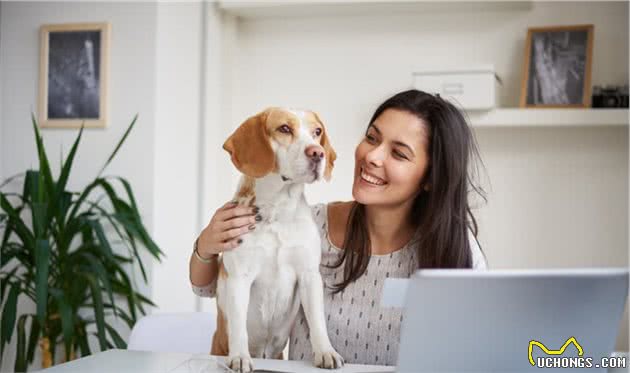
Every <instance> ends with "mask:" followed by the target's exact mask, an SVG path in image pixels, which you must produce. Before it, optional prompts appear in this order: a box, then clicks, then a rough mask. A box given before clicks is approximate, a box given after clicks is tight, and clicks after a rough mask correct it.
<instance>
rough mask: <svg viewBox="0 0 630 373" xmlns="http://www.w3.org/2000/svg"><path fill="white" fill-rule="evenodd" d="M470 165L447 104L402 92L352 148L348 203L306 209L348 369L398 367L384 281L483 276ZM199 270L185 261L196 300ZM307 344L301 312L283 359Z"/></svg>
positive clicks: (396, 316) (471, 150) (333, 337)
mask: <svg viewBox="0 0 630 373" xmlns="http://www.w3.org/2000/svg"><path fill="white" fill-rule="evenodd" d="M289 124H290V123H289ZM324 131H325V129H324ZM476 157H477V149H476V145H475V141H474V137H473V135H472V132H471V131H470V128H469V127H468V125H467V123H466V121H465V119H464V117H463V115H462V114H461V113H460V112H459V111H458V110H457V109H456V108H455V107H454V106H453V105H452V104H450V103H448V102H447V101H444V100H442V99H441V98H440V97H439V96H433V95H430V94H427V93H425V92H421V91H416V90H411V91H405V92H401V93H399V94H397V95H395V96H393V97H391V98H390V99H388V100H386V101H385V102H384V103H383V104H382V105H381V106H380V107H379V108H378V109H377V110H376V112H375V113H374V115H373V116H372V119H371V120H370V122H369V123H368V126H367V129H366V133H365V136H364V138H363V139H362V140H361V142H360V143H359V144H358V145H357V147H356V150H355V168H354V182H353V187H352V195H353V197H354V200H353V201H349V202H337V203H329V204H318V205H315V206H312V207H311V211H312V214H313V218H314V220H315V223H316V224H317V227H318V230H319V234H320V236H321V255H322V256H321V266H320V272H321V275H322V278H323V280H324V283H325V285H326V289H325V292H324V309H325V313H326V328H327V331H328V335H329V337H330V342H331V344H332V346H333V347H334V349H335V350H336V351H337V352H338V353H339V354H341V356H342V357H343V358H344V360H345V361H346V362H348V363H359V364H382V365H395V364H396V360H397V357H398V344H399V339H400V327H401V323H402V320H403V317H402V311H401V309H397V308H391V307H386V308H385V307H383V308H382V307H380V301H381V294H382V290H383V284H384V282H385V279H386V278H389V277H399V278H405V277H409V276H411V275H412V274H413V273H414V271H416V270H417V269H420V268H477V269H484V268H486V261H485V258H484V255H483V253H482V251H481V249H480V247H479V245H478V243H477V240H476V238H475V237H476V235H477V225H476V222H475V218H474V216H473V215H472V213H471V211H470V208H469V203H468V198H469V194H470V193H477V194H479V195H480V196H481V197H482V198H484V199H485V196H484V194H483V191H482V190H481V188H479V187H478V186H477V185H476V184H474V182H473V180H474V177H473V176H474V175H473V174H472V171H474V170H475V167H473V166H475V164H476V162H475V161H476V159H475V158H476ZM240 215H242V216H246V212H242V213H240ZM240 215H239V214H235V215H234V216H233V219H238V218H239V216H240ZM243 234H248V233H243ZM197 264H198V263H197V262H196V260H195V259H194V258H191V282H192V283H193V290H194V291H195V293H196V294H198V295H200V296H214V294H215V290H216V274H214V276H211V275H207V276H201V275H198V276H195V275H194V273H195V272H194V271H193V270H192V269H194V268H193V267H194V266H196V265H197ZM209 266H210V265H209ZM206 272H207V273H211V272H212V271H211V270H207V271H206ZM199 273H200V274H201V273H205V272H199ZM202 277H203V279H201V278H202ZM203 284H207V285H203ZM313 338H315V337H314V336H313V337H312V335H311V331H310V330H309V327H308V322H307V320H306V317H305V314H304V312H303V310H302V309H300V311H299V313H298V315H297V318H296V320H295V323H294V325H293V327H292V329H291V333H290V341H289V358H290V359H296V360H310V359H312V357H313V352H312V350H311V339H313Z"/></svg>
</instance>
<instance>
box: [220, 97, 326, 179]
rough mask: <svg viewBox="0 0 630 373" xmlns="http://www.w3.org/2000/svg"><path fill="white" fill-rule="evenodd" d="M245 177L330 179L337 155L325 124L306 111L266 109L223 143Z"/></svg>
mask: <svg viewBox="0 0 630 373" xmlns="http://www.w3.org/2000/svg"><path fill="white" fill-rule="evenodd" d="M223 149H225V150H226V151H227V152H228V153H230V156H231V157H232V163H234V166H236V168H237V169H238V170H239V171H241V172H242V173H244V174H245V175H247V176H251V177H254V178H260V177H263V176H265V175H267V174H269V173H277V174H279V175H280V176H282V177H283V180H290V181H291V182H296V183H299V182H302V183H312V182H314V181H316V180H319V179H321V178H322V177H323V178H325V179H326V180H330V176H331V173H332V169H333V166H334V163H335V159H336V158H337V154H336V153H335V151H334V150H333V148H332V146H331V145H330V140H329V139H328V135H327V134H326V128H325V127H324V123H323V122H322V121H321V120H320V119H319V116H318V115H317V114H316V113H314V112H312V111H308V110H291V109H283V108H269V109H267V110H265V111H263V112H261V113H258V114H256V115H254V116H253V117H250V118H248V119H247V120H246V121H245V122H244V123H243V124H241V125H240V126H239V127H238V128H237V129H236V131H235V132H234V133H233V134H232V135H231V136H230V137H229V138H228V139H227V140H226V141H225V143H224V144H223Z"/></svg>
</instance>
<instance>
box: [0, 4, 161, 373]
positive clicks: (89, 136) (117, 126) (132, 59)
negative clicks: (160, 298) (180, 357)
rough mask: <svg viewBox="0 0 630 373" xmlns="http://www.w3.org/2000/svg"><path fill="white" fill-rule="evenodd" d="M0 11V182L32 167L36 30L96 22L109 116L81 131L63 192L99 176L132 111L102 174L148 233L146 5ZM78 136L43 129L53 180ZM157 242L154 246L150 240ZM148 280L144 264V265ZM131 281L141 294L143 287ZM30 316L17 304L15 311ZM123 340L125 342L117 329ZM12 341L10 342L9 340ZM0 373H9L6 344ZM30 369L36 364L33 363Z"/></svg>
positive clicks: (5, 7)
mask: <svg viewBox="0 0 630 373" xmlns="http://www.w3.org/2000/svg"><path fill="white" fill-rule="evenodd" d="M1 7H2V11H1V12H0V13H1V14H0V46H1V50H0V77H1V79H2V80H1V81H0V86H1V87H2V91H1V92H2V96H1V99H0V105H1V107H2V111H1V112H0V133H1V135H0V141H2V142H1V143H0V164H1V167H0V170H1V171H2V174H0V179H4V178H5V177H8V176H10V175H13V174H15V173H19V172H23V171H25V170H26V169H27V168H36V167H37V157H36V152H35V143H34V140H33V139H34V137H33V133H32V132H33V131H32V126H31V123H30V113H31V111H32V110H34V109H35V108H36V107H37V92H38V71H39V70H38V69H39V45H40V44H39V27H40V26H41V25H43V24H49V23H70V22H102V21H108V22H111V24H112V33H111V50H110V85H109V88H110V92H109V99H110V105H109V107H110V111H109V114H110V116H109V118H110V121H109V126H108V128H106V129H87V130H85V131H84V133H83V137H82V140H81V145H80V148H79V150H78V152H77V155H76V158H75V164H74V167H73V174H72V175H71V176H72V177H71V179H70V180H69V185H68V188H69V189H70V190H80V189H82V188H83V187H84V186H85V185H86V184H87V183H88V182H89V181H91V180H92V179H93V178H94V177H95V176H96V173H97V172H98V171H99V170H100V168H101V167H102V165H103V164H104V162H105V161H106V159H107V157H108V156H109V155H110V153H111V152H112V151H113V149H114V147H115V146H116V144H117V143H118V140H119V139H120V138H121V137H122V135H123V133H124V132H125V130H126V129H127V126H128V125H129V123H130V122H131V119H132V118H133V116H134V115H135V114H136V113H139V119H138V122H137V123H136V126H135V128H134V130H133V132H132V133H131V135H130V136H129V137H128V138H127V142H126V143H125V145H124V146H123V147H122V148H121V149H120V151H119V153H118V155H117V157H116V159H115V160H114V161H113V162H112V163H111V164H110V166H109V167H108V169H107V170H106V172H105V174H106V175H120V176H123V177H125V178H127V180H128V181H129V182H130V183H131V185H132V187H133V190H134V192H135V196H136V199H137V202H138V205H139V208H140V212H141V214H142V218H143V221H144V222H145V224H146V226H147V228H148V229H149V232H150V233H152V231H153V220H154V208H155V206H154V195H155V193H156V189H155V188H154V183H155V171H154V164H155V155H156V142H155V138H156V129H155V119H156V58H155V57H156V31H157V29H156V21H157V6H156V5H155V4H151V3H135V4H133V3H129V4H120V3H118V4H106V3H80V2H73V3H51V2H46V3H42V2H39V3H29V2H3V3H2V4H1ZM77 133H78V132H77V131H76V130H69V129H43V130H42V135H43V137H44V142H45V144H46V147H47V149H48V152H49V157H50V161H51V167H52V169H53V174H54V175H58V172H59V159H60V154H61V151H62V150H63V154H64V156H66V155H67V154H68V152H69V150H70V147H71V146H72V142H73V141H74V139H75V136H76V134H77ZM158 244H159V242H158ZM145 262H146V263H147V264H148V265H147V271H148V276H149V279H150V278H151V272H152V265H151V263H150V262H151V261H150V259H148V258H147V259H145ZM135 277H136V280H137V284H138V286H139V288H140V290H141V291H142V292H143V293H147V294H148V293H150V285H145V284H144V283H143V282H142V279H141V276H140V274H139V273H137V276H135ZM29 310H31V311H32V310H34V307H33V305H32V304H28V303H21V304H20V310H19V311H20V312H22V311H29ZM121 334H122V336H123V338H125V337H126V336H127V332H126V331H125V330H121ZM13 340H14V341H15V336H14V337H13ZM9 351H10V352H9V354H8V355H7V359H4V360H3V363H2V370H3V371H11V370H13V351H14V347H13V345H12V346H10V347H9ZM34 366H35V367H38V365H37V363H36V364H35V365H34Z"/></svg>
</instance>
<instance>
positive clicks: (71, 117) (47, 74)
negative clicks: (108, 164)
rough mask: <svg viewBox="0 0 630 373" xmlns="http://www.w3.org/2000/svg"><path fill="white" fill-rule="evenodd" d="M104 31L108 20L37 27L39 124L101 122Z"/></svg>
mask: <svg viewBox="0 0 630 373" xmlns="http://www.w3.org/2000/svg"><path fill="white" fill-rule="evenodd" d="M110 30H111V25H110V23H108V22H102V23H71V24H56V25H43V26H41V28H40V43H41V45H40V67H39V125H40V126H41V127H44V128H46V127H48V128H78V127H81V125H83V124H84V125H85V127H86V128H88V127H92V128H104V127H106V126H107V117H108V82H109V44H110Z"/></svg>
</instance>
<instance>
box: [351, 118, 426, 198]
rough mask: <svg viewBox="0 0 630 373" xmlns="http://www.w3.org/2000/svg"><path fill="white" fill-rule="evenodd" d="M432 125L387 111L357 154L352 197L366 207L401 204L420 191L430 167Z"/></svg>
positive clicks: (371, 130)
mask: <svg viewBox="0 0 630 373" xmlns="http://www.w3.org/2000/svg"><path fill="white" fill-rule="evenodd" d="M427 131H428V126H427V125H426V124H425V122H424V121H423V120H422V119H420V118H418V117H417V116H415V115H413V114H411V113H409V112H407V111H402V110H397V109H387V110H385V111H384V112H383V113H381V115H379V116H378V117H377V118H376V119H375V120H374V123H373V124H370V126H369V127H368V129H367V132H366V135H365V137H364V138H363V140H362V141H361V143H359V145H358V146H357V149H356V150H355V152H354V159H355V164H354V184H353V186H352V196H353V197H354V199H355V201H357V202H359V203H362V204H364V205H390V206H391V205H399V204H402V203H404V202H407V201H411V200H413V199H414V198H415V197H416V195H417V194H418V192H419V191H420V185H421V183H422V178H423V176H424V174H425V171H426V169H427V166H428V165H429V156H428V141H429V140H428V133H427Z"/></svg>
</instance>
